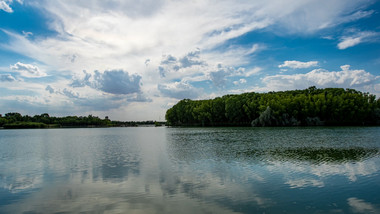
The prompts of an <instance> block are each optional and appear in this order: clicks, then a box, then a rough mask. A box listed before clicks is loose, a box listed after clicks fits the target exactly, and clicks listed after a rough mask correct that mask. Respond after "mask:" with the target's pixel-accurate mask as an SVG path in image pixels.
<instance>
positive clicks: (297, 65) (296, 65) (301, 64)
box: [278, 60, 318, 69]
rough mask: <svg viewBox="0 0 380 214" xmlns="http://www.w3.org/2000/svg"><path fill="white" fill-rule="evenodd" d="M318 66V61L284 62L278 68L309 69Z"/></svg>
mask: <svg viewBox="0 0 380 214" xmlns="http://www.w3.org/2000/svg"><path fill="white" fill-rule="evenodd" d="M315 66H318V61H309V62H300V61H296V60H290V61H288V60H287V61H284V63H283V64H281V65H279V66H278V67H279V68H295V69H296V68H310V67H315Z"/></svg>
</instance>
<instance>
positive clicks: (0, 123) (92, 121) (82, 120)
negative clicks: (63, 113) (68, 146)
mask: <svg viewBox="0 0 380 214" xmlns="http://www.w3.org/2000/svg"><path fill="white" fill-rule="evenodd" d="M162 124H165V122H157V121H125V122H123V121H111V120H109V119H108V117H106V118H105V119H100V118H99V117H96V116H92V115H89V116H87V117H82V116H80V117H78V116H67V117H52V116H50V115H49V114H47V113H44V114H41V115H35V116H33V117H31V116H28V115H24V116H23V115H21V114H20V113H15V112H13V113H7V114H5V115H4V116H1V114H0V127H3V128H7V129H19V128H61V127H128V126H145V125H149V126H160V125H162Z"/></svg>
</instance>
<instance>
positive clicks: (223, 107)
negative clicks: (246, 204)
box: [165, 86, 380, 126]
mask: <svg viewBox="0 0 380 214" xmlns="http://www.w3.org/2000/svg"><path fill="white" fill-rule="evenodd" d="M165 117H166V120H167V124H168V125H171V126H313V125H380V100H379V99H377V100H376V96H375V95H372V94H369V93H362V92H360V91H356V90H354V89H343V88H326V89H318V88H316V87H315V86H312V87H310V88H308V89H305V90H293V91H280V92H268V93H254V92H252V93H244V94H240V95H225V96H223V97H218V98H215V99H212V100H189V99H184V100H181V101H180V102H178V103H177V104H176V105H174V106H173V107H172V108H170V109H169V110H167V112H166V116H165Z"/></svg>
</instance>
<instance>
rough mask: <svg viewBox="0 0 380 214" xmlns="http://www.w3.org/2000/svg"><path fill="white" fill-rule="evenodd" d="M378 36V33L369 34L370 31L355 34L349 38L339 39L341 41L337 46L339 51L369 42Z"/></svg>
mask: <svg viewBox="0 0 380 214" xmlns="http://www.w3.org/2000/svg"><path fill="white" fill-rule="evenodd" d="M378 35H379V33H376V32H370V31H365V32H356V33H355V34H354V35H351V36H343V37H342V38H341V39H340V40H341V41H340V42H339V43H338V45H337V46H338V48H339V49H340V50H344V49H347V48H349V47H353V46H355V45H358V44H360V43H363V42H370V41H372V40H373V39H375V37H376V36H378Z"/></svg>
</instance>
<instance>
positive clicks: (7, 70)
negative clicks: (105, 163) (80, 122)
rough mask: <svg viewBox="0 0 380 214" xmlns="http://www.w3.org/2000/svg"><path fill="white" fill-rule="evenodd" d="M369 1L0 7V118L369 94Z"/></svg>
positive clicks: (372, 12) (134, 113)
mask: <svg viewBox="0 0 380 214" xmlns="http://www.w3.org/2000/svg"><path fill="white" fill-rule="evenodd" d="M379 50H380V2H379V1H372V0H330V1H320V0H291V1H280V0H268V1H243V0H237V1H224V0H218V1H213V0H195V1H182V0H178V1H172V0H142V1H132V0H123V1H122V0H113V1H100V0H89V1H77V0H61V1H60V0H57V1H47V0H29V1H28V0H0V114H5V113H7V112H20V113H22V114H29V115H35V114H42V113H45V112H48V113H49V114H51V115H54V116H65V115H89V114H93V115H97V116H100V117H104V116H109V117H110V118H111V119H113V120H164V115H165V112H166V110H167V109H168V108H170V107H171V106H172V105H174V104H175V103H176V102H178V101H179V100H180V99H184V98H191V99H209V98H215V97H218V96H223V95H225V94H234V93H243V92H268V91H280V90H292V89H305V88H308V87H310V86H317V87H318V88H325V87H342V88H354V89H357V90H360V91H363V92H369V93H372V94H375V95H376V96H377V97H379V96H380V71H379V68H380V51H379Z"/></svg>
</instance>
